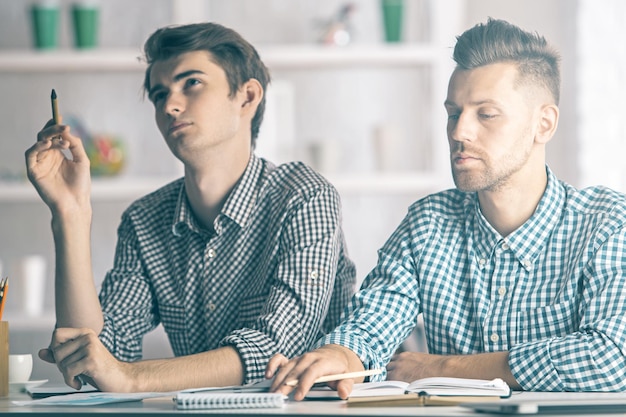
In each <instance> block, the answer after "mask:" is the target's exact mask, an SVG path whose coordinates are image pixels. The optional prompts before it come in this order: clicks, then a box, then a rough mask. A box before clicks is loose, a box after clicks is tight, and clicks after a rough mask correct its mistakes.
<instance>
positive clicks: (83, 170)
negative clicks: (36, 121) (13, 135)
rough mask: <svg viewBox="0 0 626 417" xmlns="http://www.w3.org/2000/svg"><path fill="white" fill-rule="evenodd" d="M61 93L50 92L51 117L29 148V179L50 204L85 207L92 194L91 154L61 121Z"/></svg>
mask: <svg viewBox="0 0 626 417" xmlns="http://www.w3.org/2000/svg"><path fill="white" fill-rule="evenodd" d="M57 99H58V97H57V95H56V92H55V91H54V90H53V92H52V94H51V102H52V119H50V120H49V121H48V122H47V123H46V125H45V126H44V128H43V129H42V130H41V131H40V132H39V133H38V134H37V142H36V143H35V144H34V145H33V146H31V147H30V148H29V149H28V150H26V155H25V156H26V166H27V174H28V179H29V180H30V181H31V182H32V183H33V185H34V186H35V189H36V190H37V192H38V193H39V195H40V196H41V198H42V199H43V200H44V202H45V203H46V204H47V205H48V206H49V207H50V208H51V209H53V210H54V209H57V208H60V207H62V206H63V205H66V206H67V205H74V207H85V206H86V205H88V204H89V197H90V194H91V176H90V172H89V158H88V157H87V153H86V152H85V149H84V147H83V144H82V142H81V140H80V138H78V137H76V136H74V135H72V134H71V132H70V128H69V126H64V125H61V124H59V123H60V122H61V120H62V118H61V115H60V113H59V107H58V101H57Z"/></svg>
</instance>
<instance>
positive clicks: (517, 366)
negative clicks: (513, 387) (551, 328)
mask: <svg viewBox="0 0 626 417" xmlns="http://www.w3.org/2000/svg"><path fill="white" fill-rule="evenodd" d="M550 344H551V341H550V340H539V341H536V342H529V343H523V344H520V345H517V346H514V347H513V348H511V350H510V351H509V367H510V368H511V373H513V376H514V377H515V380H516V381H517V383H518V384H520V386H521V387H522V389H524V390H525V391H563V390H564V387H563V384H562V382H561V379H560V378H559V375H558V373H557V372H556V370H555V369H554V365H553V362H552V357H551V355H550Z"/></svg>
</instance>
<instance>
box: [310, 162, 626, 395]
mask: <svg viewBox="0 0 626 417" xmlns="http://www.w3.org/2000/svg"><path fill="white" fill-rule="evenodd" d="M547 171H548V185H547V188H546V191H545V194H544V196H543V198H542V199H541V201H540V203H539V205H538V207H537V208H536V211H535V213H534V214H533V216H532V217H531V218H530V219H529V220H528V221H526V222H525V223H524V224H523V225H522V226H521V227H519V228H518V229H517V230H515V231H514V232H513V233H511V234H510V235H508V236H507V237H505V238H503V237H502V236H500V235H499V234H498V233H497V232H496V231H495V230H494V229H493V228H492V227H491V226H490V225H489V223H488V222H487V221H486V220H485V218H484V217H483V215H482V214H481V211H480V207H479V203H478V199H477V195H476V193H464V192H461V191H458V190H449V191H445V192H442V193H438V194H434V195H431V196H428V197H426V198H424V199H422V200H420V201H417V202H416V203H414V204H413V205H412V206H411V207H410V208H409V212H408V214H407V216H406V217H405V219H404V220H403V221H402V223H401V224H400V226H399V227H398V228H397V230H396V231H395V232H394V233H393V235H392V236H391V237H390V238H389V240H388V241H387V242H386V243H385V245H384V246H383V247H382V249H381V250H380V251H379V260H378V264H377V266H376V267H375V268H374V269H373V270H372V271H371V272H370V274H369V275H368V276H367V277H366V279H365V281H364V283H363V286H362V289H361V290H360V291H359V292H358V293H357V294H356V295H355V296H354V297H353V299H352V301H351V304H350V306H349V309H348V310H347V311H349V314H348V315H347V317H344V320H343V322H342V324H341V325H340V326H339V327H338V328H337V329H336V330H335V331H334V332H332V333H331V334H329V335H327V336H326V337H324V338H323V339H322V340H320V341H319V342H318V343H317V345H321V344H324V343H335V344H340V345H343V346H346V347H348V348H349V349H351V350H352V351H354V352H355V353H356V354H357V355H358V356H359V357H360V358H361V360H362V361H363V364H364V365H365V367H366V369H367V368H378V367H384V366H386V365H387V363H388V362H389V360H390V357H391V355H392V354H393V353H394V351H395V350H396V348H397V347H398V346H399V345H400V343H402V341H403V340H405V338H406V337H407V336H408V335H409V333H410V332H411V330H412V329H413V328H414V326H415V325H416V318H417V316H418V314H419V313H423V318H424V325H425V332H426V339H427V344H428V350H429V352H430V353H434V354H442V355H469V354H475V353H481V352H498V351H509V352H510V353H509V366H510V368H511V370H512V372H513V375H514V376H515V378H516V380H517V381H518V382H519V384H520V385H521V386H522V388H523V389H525V390H538V391H624V390H626V376H625V373H624V372H625V369H626V362H625V356H624V355H625V354H626V276H625V270H626V229H625V225H626V197H625V196H624V195H622V194H619V193H617V192H614V191H611V190H609V189H607V188H604V187H593V188H587V189H584V190H577V189H575V188H573V187H571V186H569V185H567V184H565V183H563V182H560V181H559V180H557V178H556V177H555V176H554V175H553V173H552V172H551V171H550V170H549V169H547ZM380 378H384V377H380Z"/></svg>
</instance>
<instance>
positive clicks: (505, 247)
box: [502, 242, 509, 250]
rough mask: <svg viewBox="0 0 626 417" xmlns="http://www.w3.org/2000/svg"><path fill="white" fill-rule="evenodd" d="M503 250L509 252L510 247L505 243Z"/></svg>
mask: <svg viewBox="0 0 626 417" xmlns="http://www.w3.org/2000/svg"><path fill="white" fill-rule="evenodd" d="M502 249H503V250H509V245H508V244H507V243H506V242H504V243H503V244H502Z"/></svg>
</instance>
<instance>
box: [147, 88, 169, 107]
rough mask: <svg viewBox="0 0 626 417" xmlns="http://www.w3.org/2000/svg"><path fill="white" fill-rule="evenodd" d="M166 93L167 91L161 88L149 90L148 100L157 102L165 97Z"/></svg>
mask: <svg viewBox="0 0 626 417" xmlns="http://www.w3.org/2000/svg"><path fill="white" fill-rule="evenodd" d="M166 95H167V93H166V92H165V91H163V90H156V91H152V92H150V96H149V98H150V101H151V102H152V103H154V104H158V103H159V102H160V101H161V100H163V99H164V98H165V96H166Z"/></svg>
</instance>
